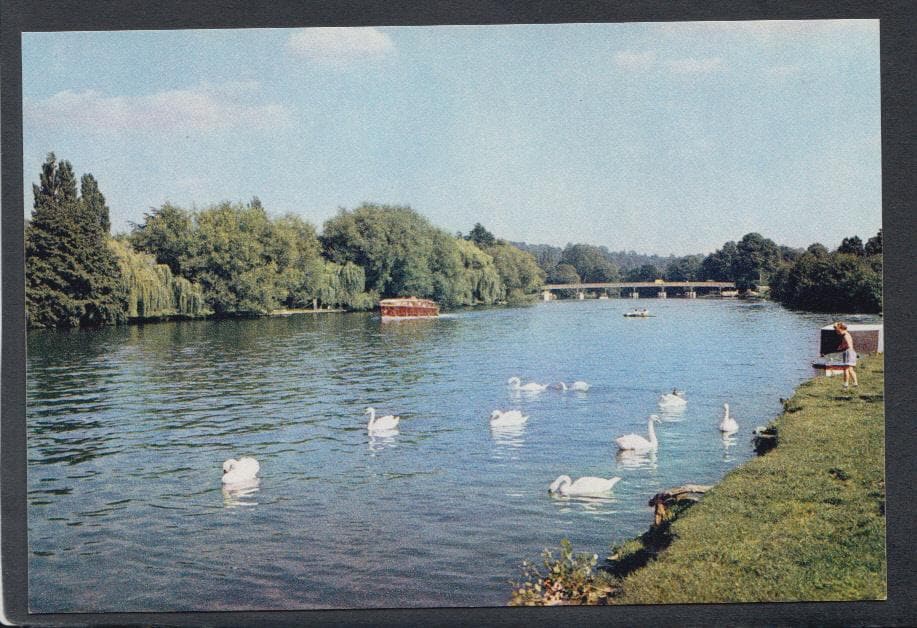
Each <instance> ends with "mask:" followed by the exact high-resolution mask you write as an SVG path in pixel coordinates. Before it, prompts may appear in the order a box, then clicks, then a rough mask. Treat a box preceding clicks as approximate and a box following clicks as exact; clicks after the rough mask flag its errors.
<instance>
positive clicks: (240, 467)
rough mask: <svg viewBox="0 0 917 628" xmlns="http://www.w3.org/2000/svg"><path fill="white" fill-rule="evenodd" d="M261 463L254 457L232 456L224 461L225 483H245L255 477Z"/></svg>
mask: <svg viewBox="0 0 917 628" xmlns="http://www.w3.org/2000/svg"><path fill="white" fill-rule="evenodd" d="M260 469H261V465H259V464H258V461H257V460H255V459H254V458H249V457H247V456H246V457H243V458H239V459H238V460H236V459H235V458H230V459H229V460H227V461H226V462H224V463H223V484H243V483H249V482H251V481H252V480H254V479H255V475H256V474H257V473H258V471H259V470H260Z"/></svg>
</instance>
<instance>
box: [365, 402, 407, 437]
mask: <svg viewBox="0 0 917 628" xmlns="http://www.w3.org/2000/svg"><path fill="white" fill-rule="evenodd" d="M363 414H368V415H369V423H368V424H367V425H366V428H367V429H368V430H369V431H370V432H384V431H389V430H393V429H395V428H396V427H397V425H398V421H400V420H401V417H398V416H392V415H391V414H386V415H385V416H380V417H379V418H378V419H377V418H376V409H375V408H366V410H364V411H363Z"/></svg>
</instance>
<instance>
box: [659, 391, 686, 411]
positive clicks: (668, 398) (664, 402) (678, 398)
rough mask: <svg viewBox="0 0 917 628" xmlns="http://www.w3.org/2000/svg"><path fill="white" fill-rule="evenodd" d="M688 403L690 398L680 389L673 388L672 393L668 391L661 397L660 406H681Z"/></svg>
mask: <svg viewBox="0 0 917 628" xmlns="http://www.w3.org/2000/svg"><path fill="white" fill-rule="evenodd" d="M686 403H688V400H687V399H685V398H684V393H683V392H681V391H680V390H673V391H672V392H670V393H666V394H664V395H661V396H660V397H659V405H660V406H670V407H674V408H677V407H680V406H683V405H685V404H686Z"/></svg>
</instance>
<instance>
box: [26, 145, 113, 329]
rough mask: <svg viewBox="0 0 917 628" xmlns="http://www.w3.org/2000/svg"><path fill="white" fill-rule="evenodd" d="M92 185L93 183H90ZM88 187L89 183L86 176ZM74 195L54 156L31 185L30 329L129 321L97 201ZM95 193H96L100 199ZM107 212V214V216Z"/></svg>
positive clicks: (65, 169) (64, 165)
mask: <svg viewBox="0 0 917 628" xmlns="http://www.w3.org/2000/svg"><path fill="white" fill-rule="evenodd" d="M92 182H93V183H94V180H92ZM84 183H86V181H85V178H84ZM92 187H93V186H92V184H91V183H90V184H88V187H86V189H87V190H88V191H90V200H89V202H84V199H81V198H78V197H77V195H76V179H75V178H74V176H73V168H72V167H71V165H70V163H69V162H67V161H63V162H60V163H59V164H58V163H57V159H56V158H55V156H54V153H51V154H49V155H48V158H47V160H46V161H45V163H44V165H43V166H42V172H41V176H40V183H39V184H38V185H33V186H32V190H33V193H34V195H35V204H34V209H33V211H32V219H31V221H30V222H29V225H28V227H27V228H26V312H27V316H28V322H29V325H30V326H43V327H52V326H53V327H76V326H80V325H103V324H112V323H120V322H123V321H124V320H125V311H126V307H127V301H126V295H125V294H124V290H123V288H122V287H121V286H120V281H119V279H120V272H119V268H118V264H117V261H116V258H115V255H114V253H113V252H112V251H111V250H110V249H109V248H108V245H107V238H108V232H107V230H103V229H102V224H101V220H100V210H99V205H98V202H99V199H101V205H102V206H103V207H104V198H102V196H101V194H100V193H98V188H97V186H96V187H95V192H96V193H95V194H94V193H92ZM96 194H97V195H96ZM106 213H107V212H106Z"/></svg>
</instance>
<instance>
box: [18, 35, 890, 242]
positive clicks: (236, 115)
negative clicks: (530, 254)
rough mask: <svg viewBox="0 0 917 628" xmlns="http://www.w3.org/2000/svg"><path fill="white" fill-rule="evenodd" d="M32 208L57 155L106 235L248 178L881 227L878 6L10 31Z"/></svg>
mask: <svg viewBox="0 0 917 628" xmlns="http://www.w3.org/2000/svg"><path fill="white" fill-rule="evenodd" d="M22 44H23V46H22V50H23V64H22V72H23V132H24V138H23V141H24V143H23V146H24V151H23V152H24V154H23V166H24V174H25V178H24V182H23V183H24V190H25V215H26V216H28V215H30V213H31V207H32V189H31V185H32V183H34V182H36V181H37V180H38V175H39V172H40V170H41V164H42V162H43V161H44V160H45V157H46V155H47V153H49V152H52V151H53V152H54V153H55V154H56V155H57V157H58V159H64V160H68V161H70V162H71V163H72V164H73V168H74V171H75V173H76V174H77V176H80V175H82V174H83V173H87V172H89V173H92V174H93V176H94V177H95V178H96V179H97V180H98V182H99V186H100V188H101V191H102V193H103V194H104V195H105V197H106V199H107V201H108V205H109V207H110V209H111V219H112V230H113V232H125V231H129V230H130V228H131V224H132V223H142V222H143V220H144V215H145V214H146V213H148V212H150V211H151V210H152V209H154V208H157V207H160V206H162V205H163V204H164V203H166V202H171V203H173V204H177V205H179V206H182V207H185V208H189V209H191V208H197V209H203V208H205V207H208V206H210V205H213V204H216V203H218V202H221V201H232V202H247V201H249V200H251V198H252V197H254V196H257V197H258V198H260V200H261V202H262V204H263V205H264V207H265V208H266V209H267V211H268V212H269V213H270V214H271V215H274V216H280V215H282V214H284V213H295V214H299V215H301V216H302V217H303V218H305V219H306V220H308V221H309V222H311V223H312V224H314V225H315V226H316V227H317V228H318V229H319V230H320V229H321V226H322V224H323V223H324V221H325V220H327V219H329V218H331V217H332V216H334V215H335V214H336V213H337V211H338V209H339V208H342V207H343V208H348V209H352V208H355V207H357V206H358V205H359V204H360V203H362V202H374V203H386V204H393V205H410V206H411V207H413V208H414V209H415V210H417V211H418V212H419V213H421V214H423V215H424V216H426V217H427V218H428V219H429V220H430V221H431V222H432V223H433V224H434V225H436V226H437V227H440V228H443V229H445V230H447V231H449V232H457V231H461V232H464V233H467V232H468V231H470V230H471V228H472V227H473V226H474V224H475V223H478V222H480V223H482V224H483V225H484V226H485V227H486V228H488V229H489V230H490V231H492V232H493V233H494V234H495V235H496V236H497V237H500V238H505V239H507V240H512V241H525V242H529V243H533V244H534V243H545V244H552V245H556V246H564V245H565V244H567V243H571V242H583V243H588V244H594V245H604V246H607V247H608V248H609V249H611V250H636V251H638V252H641V253H656V254H660V255H668V254H675V255H685V254H690V253H710V252H712V251H714V250H715V249H717V248H719V247H721V246H722V244H723V243H724V242H726V241H728V240H738V239H740V238H741V237H742V236H743V235H744V234H746V233H749V232H753V231H754V232H758V233H761V234H762V235H764V236H765V237H768V238H771V239H772V240H774V241H775V242H777V243H778V244H786V245H789V246H794V247H805V246H808V245H809V244H811V243H813V242H821V243H823V244H825V245H827V246H828V247H829V248H835V247H837V246H838V245H839V244H840V242H841V240H842V239H843V238H844V237H848V236H851V235H859V236H860V237H861V238H862V239H863V240H864V241H865V240H866V239H867V238H869V237H871V236H873V235H875V233H876V232H877V231H878V230H879V228H880V227H881V202H882V198H881V145H880V136H881V133H880V91H879V87H880V76H879V26H878V21H876V20H810V21H756V22H669V23H618V24H556V25H499V26H421V27H378V28H373V27H361V28H307V29H303V28H297V29H234V30H174V31H111V32H49V33H24V34H23V38H22Z"/></svg>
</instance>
